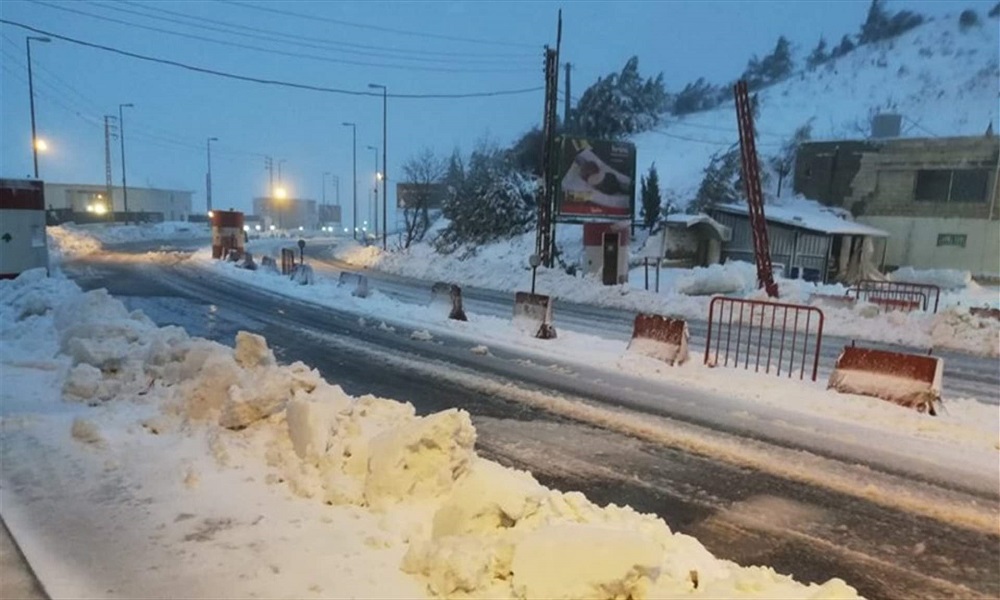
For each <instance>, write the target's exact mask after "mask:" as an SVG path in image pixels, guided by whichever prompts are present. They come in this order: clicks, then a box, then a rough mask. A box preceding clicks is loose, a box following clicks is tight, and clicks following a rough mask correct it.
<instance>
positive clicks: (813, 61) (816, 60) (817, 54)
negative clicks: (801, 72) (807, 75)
mask: <svg viewBox="0 0 1000 600" xmlns="http://www.w3.org/2000/svg"><path fill="white" fill-rule="evenodd" d="M828 60H830V55H829V54H828V53H827V50H826V38H824V37H823V36H820V38H819V43H817V44H816V47H815V48H813V51H812V52H810V53H809V58H807V59H806V66H807V67H809V69H810V70H812V69H815V68H816V67H818V66H820V65H821V64H823V63H825V62H826V61H828Z"/></svg>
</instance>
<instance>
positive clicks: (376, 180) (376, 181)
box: [368, 146, 380, 237]
mask: <svg viewBox="0 0 1000 600" xmlns="http://www.w3.org/2000/svg"><path fill="white" fill-rule="evenodd" d="M368 149H369V150H372V151H374V152H375V219H374V221H372V223H373V225H374V228H375V237H378V182H379V179H380V177H379V172H378V146H368Z"/></svg>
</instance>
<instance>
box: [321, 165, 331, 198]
mask: <svg viewBox="0 0 1000 600" xmlns="http://www.w3.org/2000/svg"><path fill="white" fill-rule="evenodd" d="M328 175H330V172H329V171H323V201H322V202H321V203H320V204H322V205H323V206H326V178H327V176H328Z"/></svg>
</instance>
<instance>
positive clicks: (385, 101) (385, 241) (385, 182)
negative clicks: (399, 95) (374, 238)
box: [368, 83, 389, 250]
mask: <svg viewBox="0 0 1000 600" xmlns="http://www.w3.org/2000/svg"><path fill="white" fill-rule="evenodd" d="M368 87H369V88H372V89H381V90H382V170H383V171H385V172H384V173H382V250H387V249H388V247H389V238H388V237H387V235H386V228H387V226H388V225H387V220H386V214H387V213H388V212H389V211H388V209H389V203H388V199H389V187H388V186H389V159H388V158H386V146H388V145H389V144H388V142H387V140H386V135H387V132H386V128H387V127H388V113H389V89H388V88H387V87H386V86H384V85H379V84H377V83H369V84H368ZM376 186H378V184H377V183H376ZM375 202H376V203H377V202H378V198H376V199H375Z"/></svg>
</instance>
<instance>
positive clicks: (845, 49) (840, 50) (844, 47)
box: [830, 34, 855, 58]
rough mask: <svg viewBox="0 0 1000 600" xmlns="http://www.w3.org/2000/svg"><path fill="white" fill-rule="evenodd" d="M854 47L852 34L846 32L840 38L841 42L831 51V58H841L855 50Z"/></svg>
mask: <svg viewBox="0 0 1000 600" xmlns="http://www.w3.org/2000/svg"><path fill="white" fill-rule="evenodd" d="M854 48H855V46H854V42H853V41H851V36H849V35H847V34H844V37H842V38H840V44H838V45H837V47H836V48H834V49H833V52H831V53H830V58H840V57H841V56H844V55H846V54H847V53H849V52H851V51H852V50H854Z"/></svg>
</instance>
